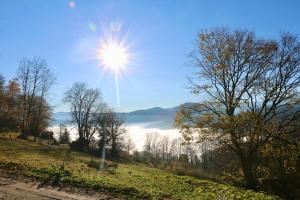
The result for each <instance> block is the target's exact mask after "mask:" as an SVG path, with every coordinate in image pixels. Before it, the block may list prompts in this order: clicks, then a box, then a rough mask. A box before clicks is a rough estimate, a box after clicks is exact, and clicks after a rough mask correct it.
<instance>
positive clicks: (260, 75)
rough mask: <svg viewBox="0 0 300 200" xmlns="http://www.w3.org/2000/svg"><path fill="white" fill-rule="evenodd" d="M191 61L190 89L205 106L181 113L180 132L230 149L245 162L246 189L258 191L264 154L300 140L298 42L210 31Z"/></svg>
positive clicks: (292, 38)
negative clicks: (299, 125)
mask: <svg viewBox="0 0 300 200" xmlns="http://www.w3.org/2000/svg"><path fill="white" fill-rule="evenodd" d="M191 60H192V65H193V66H194V67H195V69H196V74H195V77H192V78H190V83H191V89H192V92H193V93H194V94H196V95H201V97H202V101H201V102H200V103H198V104H193V105H190V106H186V107H182V108H181V110H180V111H179V112H178V114H177V117H176V122H175V123H176V126H177V127H178V128H179V129H180V131H181V133H182V134H183V136H184V138H185V139H186V140H187V141H189V142H193V141H195V142H204V141H210V142H211V143H213V144H214V145H217V146H227V147H228V148H229V149H230V150H231V151H232V152H234V153H235V154H236V155H237V157H238V159H239V161H240V164H241V165H240V166H241V169H242V171H243V176H244V179H245V182H246V186H247V187H249V188H252V189H256V188H257V187H258V185H259V183H258V178H261V177H258V171H257V166H258V165H259V164H260V162H259V159H260V158H261V150H262V149H263V148H265V147H266V146H268V145H272V144H274V142H275V141H278V142H280V143H282V142H285V143H290V142H291V139H292V140H295V139H294V138H295V137H296V138H299V129H297V127H296V124H297V123H295V120H297V119H296V116H297V113H298V112H299V107H298V105H299V88H300V43H299V40H298V39H297V37H296V36H293V35H291V34H289V33H283V34H281V35H280V39H278V40H269V39H260V38H257V37H256V36H255V34H254V32H251V31H247V30H245V31H244V30H236V31H230V30H228V29H226V28H217V29H212V30H209V31H206V30H205V31H202V32H200V34H199V37H198V44H197V48H196V50H195V51H194V52H193V53H192V54H191ZM292 135H293V136H294V137H292ZM298 141H299V140H298ZM298 141H296V142H295V141H294V142H293V144H294V145H296V146H297V145H299V142H298Z"/></svg>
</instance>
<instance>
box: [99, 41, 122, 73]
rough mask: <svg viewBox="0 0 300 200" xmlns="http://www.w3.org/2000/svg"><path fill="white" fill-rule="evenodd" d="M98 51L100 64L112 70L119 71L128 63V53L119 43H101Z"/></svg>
mask: <svg viewBox="0 0 300 200" xmlns="http://www.w3.org/2000/svg"><path fill="white" fill-rule="evenodd" d="M98 53H99V54H98V56H99V59H100V60H101V62H102V64H103V65H104V66H105V67H107V68H109V69H110V70H113V71H114V72H118V71H120V70H121V69H123V68H124V67H125V66H126V64H127V63H128V54H127V52H126V49H125V48H124V47H123V46H122V45H121V44H120V43H117V42H113V41H111V42H107V43H103V44H102V45H101V47H100V49H99V52H98Z"/></svg>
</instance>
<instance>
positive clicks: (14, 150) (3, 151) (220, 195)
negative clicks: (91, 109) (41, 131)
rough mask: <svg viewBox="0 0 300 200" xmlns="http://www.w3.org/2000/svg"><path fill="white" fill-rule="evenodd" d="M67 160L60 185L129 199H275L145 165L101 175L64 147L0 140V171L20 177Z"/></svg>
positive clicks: (43, 174)
mask: <svg viewBox="0 0 300 200" xmlns="http://www.w3.org/2000/svg"><path fill="white" fill-rule="evenodd" d="M66 155H67V156H66ZM66 158H67V160H68V161H67V162H65V163H66V164H65V169H67V170H68V171H70V172H71V175H70V176H66V177H64V178H62V180H61V182H62V183H65V184H72V185H80V186H84V187H89V188H95V189H101V190H106V191H109V192H112V193H115V194H122V195H125V196H126V197H127V198H128V199H134V198H136V199H276V198H274V197H271V196H267V195H265V194H262V193H255V192H253V191H250V190H244V189H240V188H235V187H231V186H228V185H223V184H219V183H215V182H212V181H208V180H200V179H195V178H192V177H187V176H177V175H173V174H170V173H167V172H165V171H162V170H159V169H155V168H150V167H146V166H144V165H137V164H121V163H119V164H118V168H117V170H116V173H115V174H111V173H108V172H101V173H100V172H98V171H97V170H96V169H94V168H90V167H89V166H88V165H87V163H88V162H89V161H90V160H91V159H93V160H98V161H99V159H98V158H95V157H93V156H90V155H86V154H82V153H78V152H70V151H68V148H67V147H66V146H65V147H58V148H54V147H48V146H47V145H45V144H42V143H32V142H27V141H19V140H12V141H10V140H8V139H5V138H3V137H2V138H1V137H0V168H6V169H9V170H11V172H14V173H16V172H17V173H19V174H21V175H23V176H30V177H34V178H38V179H40V180H45V179H47V178H48V177H49V175H50V174H53V173H55V170H57V166H61V164H62V163H63V161H66Z"/></svg>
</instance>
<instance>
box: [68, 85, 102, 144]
mask: <svg viewBox="0 0 300 200" xmlns="http://www.w3.org/2000/svg"><path fill="white" fill-rule="evenodd" d="M64 101H65V102H66V103H68V104H69V105H70V109H71V114H72V120H73V122H74V123H76V126H77V131H78V135H79V138H78V140H77V144H78V148H80V149H81V150H84V149H88V148H89V143H90V141H91V139H92V137H93V136H94V135H95V133H96V132H97V131H98V127H97V123H98V122H99V120H98V118H99V113H102V112H103V110H105V108H106V105H105V104H104V103H103V101H102V99H101V94H100V91H99V90H98V89H91V88H88V87H87V85H86V84H85V83H79V82H77V83H74V84H73V86H72V87H71V88H70V89H69V90H67V91H66V92H65V97H64Z"/></svg>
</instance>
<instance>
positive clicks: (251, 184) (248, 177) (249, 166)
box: [240, 158, 258, 190]
mask: <svg viewBox="0 0 300 200" xmlns="http://www.w3.org/2000/svg"><path fill="white" fill-rule="evenodd" d="M240 160H241V165H242V170H243V174H244V179H245V181H246V187H247V188H249V189H252V190H256V189H257V186H258V182H257V180H256V178H255V175H254V162H253V160H252V159H251V158H246V159H245V158H241V159H240Z"/></svg>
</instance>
